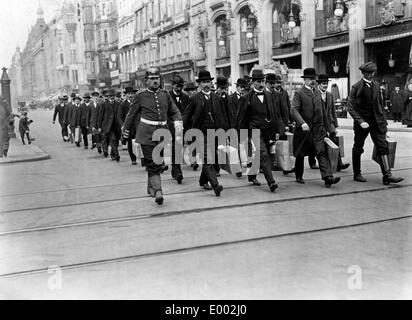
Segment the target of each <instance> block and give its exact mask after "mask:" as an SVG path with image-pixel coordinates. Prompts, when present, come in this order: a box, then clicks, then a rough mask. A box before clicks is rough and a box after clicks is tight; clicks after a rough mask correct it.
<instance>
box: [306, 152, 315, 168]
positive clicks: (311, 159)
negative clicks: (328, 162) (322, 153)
mask: <svg viewBox="0 0 412 320" xmlns="http://www.w3.org/2000/svg"><path fill="white" fill-rule="evenodd" d="M308 163H309V166H310V167H313V166H315V165H316V155H315V154H310V155H309V156H308Z"/></svg>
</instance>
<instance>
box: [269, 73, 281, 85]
mask: <svg viewBox="0 0 412 320" xmlns="http://www.w3.org/2000/svg"><path fill="white" fill-rule="evenodd" d="M266 81H267V82H269V83H276V82H282V78H281V77H280V76H279V75H277V74H275V73H268V74H267V75H266Z"/></svg>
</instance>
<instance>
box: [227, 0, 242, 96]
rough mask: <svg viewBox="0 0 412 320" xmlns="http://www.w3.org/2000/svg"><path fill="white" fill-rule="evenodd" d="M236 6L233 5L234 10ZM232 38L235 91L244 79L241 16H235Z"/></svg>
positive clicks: (231, 57) (231, 56)
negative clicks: (240, 63) (241, 55)
mask: <svg viewBox="0 0 412 320" xmlns="http://www.w3.org/2000/svg"><path fill="white" fill-rule="evenodd" d="M235 5H236V3H235V2H233V3H232V8H234V7H235ZM231 28H232V30H231V36H230V70H231V78H232V90H235V88H236V86H235V83H236V82H237V79H239V78H243V74H240V66H239V53H240V18H239V14H235V15H234V17H233V18H232V23H231Z"/></svg>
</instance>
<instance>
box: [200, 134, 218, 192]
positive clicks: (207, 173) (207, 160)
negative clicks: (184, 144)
mask: <svg viewBox="0 0 412 320" xmlns="http://www.w3.org/2000/svg"><path fill="white" fill-rule="evenodd" d="M212 144H213V143H211V144H210V145H209V143H208V141H207V139H205V142H204V157H203V167H202V174H203V175H204V176H203V178H202V175H201V179H205V178H204V177H207V180H208V181H210V183H211V185H212V187H213V188H215V187H216V186H217V185H218V184H219V182H218V180H217V176H216V168H215V165H214V162H215V159H214V157H213V158H212V152H211V150H212V148H215V154H216V153H217V150H216V146H212ZM202 181H204V180H202ZM199 182H200V181H199Z"/></svg>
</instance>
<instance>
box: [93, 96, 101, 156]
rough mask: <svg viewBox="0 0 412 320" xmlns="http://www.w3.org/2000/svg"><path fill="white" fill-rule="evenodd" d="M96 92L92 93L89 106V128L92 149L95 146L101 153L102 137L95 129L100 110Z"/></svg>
mask: <svg viewBox="0 0 412 320" xmlns="http://www.w3.org/2000/svg"><path fill="white" fill-rule="evenodd" d="M99 96H100V95H99V93H98V92H93V93H92V100H91V107H90V128H91V129H92V150H93V149H94V148H96V147H97V152H99V153H102V139H101V137H100V133H99V132H98V131H97V117H98V115H99V112H100V104H101V102H100V98H99Z"/></svg>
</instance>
